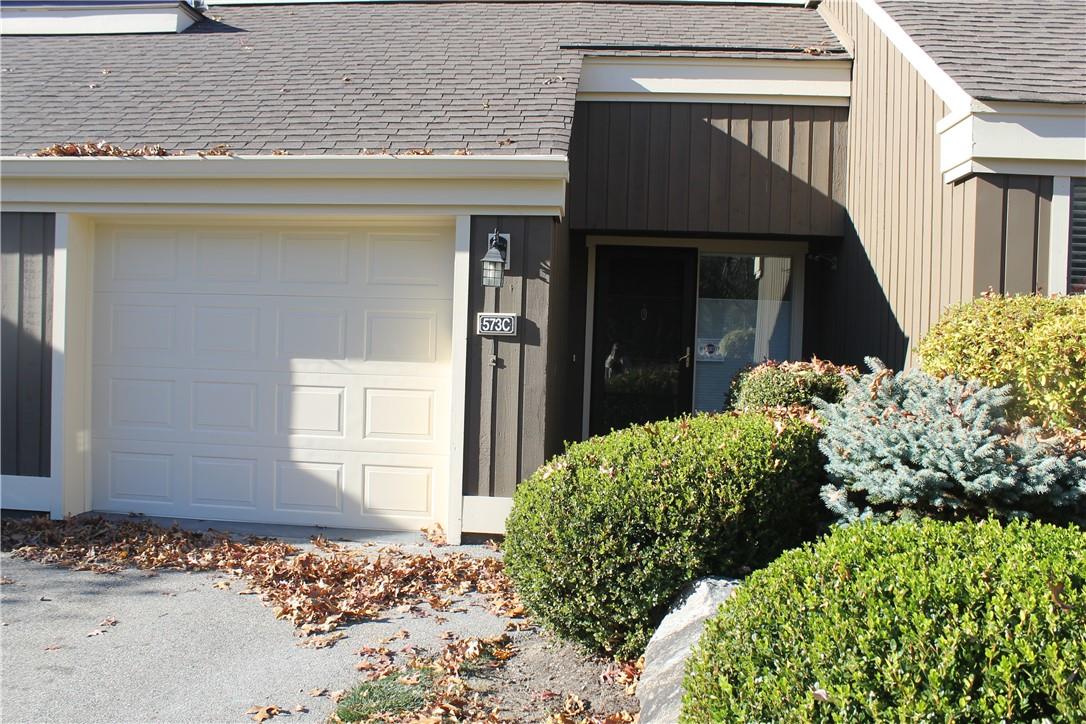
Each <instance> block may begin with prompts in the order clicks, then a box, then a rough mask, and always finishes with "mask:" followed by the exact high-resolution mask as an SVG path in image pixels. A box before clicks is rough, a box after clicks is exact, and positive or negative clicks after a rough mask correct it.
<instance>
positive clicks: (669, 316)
mask: <svg viewBox="0 0 1086 724" xmlns="http://www.w3.org/2000/svg"><path fill="white" fill-rule="evenodd" d="M697 265H698V255H697V250H696V249H672V248H658V247H638V246H599V247H597V248H596V297H595V318H594V322H593V340H592V359H591V364H592V401H591V410H590V417H589V430H590V433H591V434H592V435H599V434H603V433H607V432H610V431H611V430H614V429H620V428H623V427H627V426H629V425H632V424H635V423H641V422H648V421H650V420H662V419H664V418H669V417H675V416H677V415H681V414H682V413H684V412H690V410H691V405H692V400H693V383H694V360H693V358H694V354H693V353H694V350H693V345H694V314H695V300H696V298H697Z"/></svg>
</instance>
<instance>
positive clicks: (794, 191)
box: [788, 106, 815, 234]
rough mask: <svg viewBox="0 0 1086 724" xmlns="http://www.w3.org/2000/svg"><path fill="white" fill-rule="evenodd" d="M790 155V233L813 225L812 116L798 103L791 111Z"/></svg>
mask: <svg viewBox="0 0 1086 724" xmlns="http://www.w3.org/2000/svg"><path fill="white" fill-rule="evenodd" d="M790 115H791V118H790V121H791V126H792V159H791V162H790V163H791V166H790V168H789V170H790V172H791V173H790V178H789V179H788V181H789V184H790V188H789V189H788V197H789V206H790V214H789V218H788V230H789V232H791V233H793V234H810V233H812V232H814V229H815V225H814V224H813V223H812V222H811V195H812V192H813V184H812V182H811V117H812V112H811V109H810V108H807V107H803V106H797V107H795V108H793V109H792V111H791V113H790Z"/></svg>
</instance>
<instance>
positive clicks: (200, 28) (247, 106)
mask: <svg viewBox="0 0 1086 724" xmlns="http://www.w3.org/2000/svg"><path fill="white" fill-rule="evenodd" d="M208 15H211V16H214V18H215V19H214V20H208V21H204V22H201V23H199V24H197V25H195V26H193V27H192V28H191V29H190V30H188V31H186V32H184V33H181V34H173V35H127V36H123V35H118V36H102V35H99V36H34V37H15V36H6V37H4V38H3V41H2V42H3V57H2V65H3V73H2V75H0V94H2V98H0V100H2V104H0V105H2V110H0V122H2V133H0V136H2V139H0V153H3V154H4V155H14V154H25V153H31V152H33V151H35V150H37V149H38V148H41V147H43V146H47V145H50V144H53V143H61V142H84V141H99V140H104V141H108V142H110V143H115V144H119V145H124V146H132V145H143V144H156V143H157V144H162V145H164V146H166V147H167V148H169V149H171V150H175V151H187V152H192V151H198V150H203V149H207V148H210V147H212V146H214V145H216V144H228V145H229V146H230V147H231V149H232V150H233V151H234V152H236V153H271V152H273V151H275V150H277V149H281V150H284V151H287V152H290V153H296V154H297V153H312V154H330V153H335V154H354V153H359V152H361V151H363V149H369V150H371V151H377V150H385V151H391V152H402V151H405V150H408V149H415V148H429V149H431V150H432V151H433V152H434V153H452V152H454V151H456V150H458V149H463V148H465V147H467V148H469V149H470V150H471V151H472V152H473V153H506V154H508V153H518V154H527V153H565V152H566V149H567V146H568V142H569V129H570V124H571V120H572V116H573V108H574V100H575V96H576V90H577V83H578V77H579V72H580V65H581V58H582V57H583V55H585V54H586V53H590V52H591V53H595V52H598V51H596V50H592V51H590V50H586V49H585V48H589V47H592V48H604V49H607V52H623V49H627V50H629V51H630V52H648V53H654V52H663V53H681V54H685V55H689V54H696V53H699V52H705V53H712V54H729V55H742V56H760V55H764V54H774V55H776V54H779V53H789V54H791V55H793V56H800V57H809V56H804V55H803V53H802V52H800V51H801V49H803V48H809V47H812V46H821V47H823V48H825V49H829V50H831V51H834V52H836V51H838V50H840V45H839V43H838V41H837V39H836V38H835V37H834V35H833V33H832V32H831V31H830V30H829V28H828V27H827V26H826V25H825V23H824V21H823V20H822V19H821V18H820V17H819V16H818V14H817V13H816V12H814V11H811V10H805V9H803V8H801V7H786V6H784V7H782V6H756V5H754V6H746V5H676V4H635V3H629V4H622V3H596V4H593V3H583V2H527V3H508V2H505V3H502V2H444V3H407V2H404V3H397V2H391V3H351V4H340V5H335V4H294V5H265V6H236V7H227V6H213V7H212V8H211V10H210V11H209V12H208ZM810 62H817V61H816V60H811V61H810Z"/></svg>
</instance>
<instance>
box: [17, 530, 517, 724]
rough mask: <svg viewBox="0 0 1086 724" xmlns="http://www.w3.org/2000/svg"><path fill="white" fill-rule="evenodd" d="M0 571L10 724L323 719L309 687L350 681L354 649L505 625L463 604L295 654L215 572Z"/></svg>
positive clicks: (428, 641) (254, 601)
mask: <svg viewBox="0 0 1086 724" xmlns="http://www.w3.org/2000/svg"><path fill="white" fill-rule="evenodd" d="M446 550H449V549H446ZM461 550H463V549H461ZM0 575H2V576H3V577H4V578H5V579H10V580H11V581H12V582H11V583H5V584H4V585H0V623H2V626H0V648H2V659H3V668H2V673H3V680H2V683H0V707H2V708H0V718H2V720H3V721H5V722H196V721H199V722H242V721H247V720H248V717H247V716H246V714H245V712H246V710H247V709H249V708H250V707H251V706H254V705H270V704H274V705H276V706H279V707H280V708H282V709H284V710H286V711H290V710H292V709H294V708H295V707H296V706H299V705H300V706H303V707H305V708H306V709H307V711H304V712H301V711H299V712H293V713H291V714H290V715H289V716H287V715H285V714H284V715H282V716H281V717H278V718H276V720H275V721H276V722H279V721H283V722H301V721H323V720H324V719H325V718H326V717H327V716H328V715H329V714H330V713H331V711H332V708H333V706H334V705H333V704H332V702H331V700H330V699H329V698H328V697H327V696H323V697H312V696H309V695H308V693H307V692H309V691H310V690H312V689H322V688H323V689H328V690H329V691H335V690H338V689H346V688H349V687H350V686H351V685H353V684H354V683H355V682H356V681H357V680H358V672H357V671H356V670H355V668H354V664H355V663H356V662H358V661H359V657H358V656H357V655H356V653H355V651H356V650H357V649H358V648H359V647H360V646H364V645H369V646H374V645H378V644H380V643H381V642H382V640H383V639H386V638H388V637H390V636H392V635H393V634H395V633H397V632H399V631H401V630H407V631H408V632H409V637H408V638H406V639H401V640H397V641H396V642H395V644H391V645H392V646H394V647H399V646H403V645H407V644H412V645H414V646H416V647H419V648H421V649H431V650H437V649H439V648H440V647H441V645H442V644H443V643H444V642H443V641H442V640H441V639H440V638H439V637H438V636H439V634H440V633H441V632H442V631H446V630H452V631H455V632H456V633H457V634H459V635H461V636H494V635H497V634H499V633H501V632H502V631H503V630H504V629H505V625H506V619H503V618H500V617H498V616H495V615H493V614H491V613H489V612H488V611H487V609H486V607H485V602H484V601H483V600H482V599H481V598H476V599H470V598H469V599H466V600H465V601H464V602H463V603H462V604H461V605H456V606H454V608H453V610H452V611H444V612H442V614H441V615H442V616H444V617H445V618H447V619H448V620H447V621H445V622H439V621H437V620H435V618H434V617H432V616H418V615H415V614H411V613H408V612H407V611H406V610H393V611H392V612H390V613H389V614H388V615H387V616H386V617H385V618H382V619H380V620H376V621H370V622H365V623H360V624H355V625H352V626H348V627H344V628H342V629H340V630H342V631H344V632H345V633H347V636H348V638H345V639H343V640H341V641H339V642H338V643H337V644H336V645H335V646H332V647H330V648H324V649H311V648H300V647H298V645H297V644H298V642H299V641H300V639H299V638H298V637H296V636H295V633H294V628H293V627H292V626H291V625H290V624H289V623H288V622H286V621H277V620H275V616H274V614H273V612H272V610H271V609H270V608H267V607H265V606H263V605H262V604H261V602H260V600H259V598H258V597H257V596H252V595H239V593H238V592H239V591H241V590H243V589H244V588H245V585H244V583H243V582H241V581H240V580H238V579H233V578H231V577H229V576H225V575H222V574H218V573H185V572H171V571H163V572H159V573H157V574H149V573H148V572H143V571H135V570H126V571H122V572H121V573H118V574H112V575H103V574H96V573H89V572H79V571H71V570H66V569H61V568H55V567H51V566H45V565H41V564H38V563H33V562H27V561H24V560H20V559H17V558H13V557H12V556H11V555H10V554H6V553H5V554H2V555H0ZM224 581H227V582H229V584H230V585H229V587H228V588H222V587H220V588H216V587H215V584H217V583H219V584H221V582H224ZM107 619H113V620H115V621H116V623H115V624H114V625H108V624H107V625H104V626H103V625H100V624H101V623H102V622H104V621H106V620H107ZM95 631H104V633H99V634H96V635H88V634H90V633H92V632H95Z"/></svg>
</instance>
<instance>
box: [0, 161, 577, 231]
mask: <svg viewBox="0 0 1086 724" xmlns="http://www.w3.org/2000/svg"><path fill="white" fill-rule="evenodd" d="M568 168H569V164H568V161H567V160H566V158H565V157H564V156H533V157H514V156H490V157H486V156H476V157H472V156H466V157H459V156H406V157H404V156H380V157H375V156H319V157H313V156H297V157H289V156H288V157H276V156H256V157H252V156H242V157H234V158H215V159H201V158H199V157H188V156H185V157H181V156H173V157H166V158H133V159H123V158H12V157H7V158H3V159H0V171H2V173H0V194H2V197H3V203H4V207H5V209H9V210H14V209H16V208H18V209H25V210H33V209H37V208H45V209H46V210H50V211H55V210H67V211H77V212H82V213H119V212H120V211H121V210H125V211H129V212H130V211H138V210H140V209H142V210H144V211H151V210H156V211H162V210H170V209H172V210H175V211H176V210H182V209H184V210H190V211H192V210H196V209H200V210H204V212H205V213H230V212H231V210H233V211H239V210H240V212H242V213H276V212H280V211H281V210H282V209H292V210H295V209H299V208H306V207H313V208H320V209H321V210H322V212H328V213H332V214H347V215H350V214H353V213H358V212H360V211H364V212H365V213H367V214H389V213H392V214H395V213H412V214H418V213H426V214H429V213H441V214H445V215H448V214H452V215H457V214H480V213H505V214H512V213H517V214H526V215H547V216H561V215H562V214H563V213H564V211H565V202H566V179H567V177H568Z"/></svg>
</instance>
